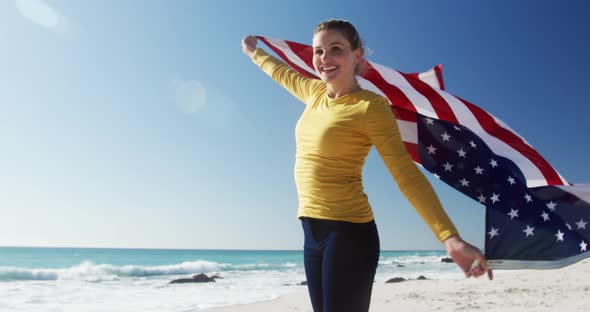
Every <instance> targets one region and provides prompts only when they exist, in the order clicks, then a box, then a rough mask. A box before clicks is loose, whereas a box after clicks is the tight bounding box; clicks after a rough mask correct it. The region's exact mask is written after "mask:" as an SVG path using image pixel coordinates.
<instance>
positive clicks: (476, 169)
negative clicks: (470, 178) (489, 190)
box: [475, 166, 483, 174]
mask: <svg viewBox="0 0 590 312" xmlns="http://www.w3.org/2000/svg"><path fill="white" fill-rule="evenodd" d="M475 173H477V174H483V169H482V168H480V167H479V166H477V167H476V168H475Z"/></svg>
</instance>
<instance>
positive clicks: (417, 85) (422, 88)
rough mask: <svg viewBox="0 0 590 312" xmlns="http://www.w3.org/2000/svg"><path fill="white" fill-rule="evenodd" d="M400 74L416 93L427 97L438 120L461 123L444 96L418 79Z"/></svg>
mask: <svg viewBox="0 0 590 312" xmlns="http://www.w3.org/2000/svg"><path fill="white" fill-rule="evenodd" d="M400 74H401V75H402V76H404V78H406V80H407V81H408V83H409V84H410V85H411V86H412V87H413V88H414V89H415V90H416V91H418V92H419V93H420V94H422V95H423V96H424V97H426V99H428V101H429V102H430V104H432V108H434V111H435V112H436V115H437V116H438V119H442V120H446V121H450V122H452V123H454V124H458V123H459V121H458V120H457V117H456V116H455V113H454V112H453V110H452V109H451V107H450V106H449V104H448V103H447V101H445V100H444V99H443V98H442V96H440V94H439V93H438V92H436V91H435V90H434V89H433V88H432V87H431V86H430V85H429V84H427V83H426V82H424V81H422V80H420V79H416V78H414V77H412V76H410V75H408V74H404V73H401V72H400Z"/></svg>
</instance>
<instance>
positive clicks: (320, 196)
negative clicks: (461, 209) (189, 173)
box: [242, 20, 492, 312]
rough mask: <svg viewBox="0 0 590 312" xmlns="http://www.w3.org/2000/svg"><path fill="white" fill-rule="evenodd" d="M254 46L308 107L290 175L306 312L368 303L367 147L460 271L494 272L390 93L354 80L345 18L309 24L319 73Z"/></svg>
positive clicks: (375, 245) (248, 49) (355, 57)
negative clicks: (438, 188) (427, 170)
mask: <svg viewBox="0 0 590 312" xmlns="http://www.w3.org/2000/svg"><path fill="white" fill-rule="evenodd" d="M256 45H257V38H256V37H254V36H247V37H245V38H244V39H243V41H242V47H243V50H244V53H245V54H246V55H248V56H249V57H250V58H251V59H252V60H253V61H254V63H256V64H257V65H258V66H259V67H260V68H261V69H262V70H263V71H265V72H266V73H267V74H268V75H270V76H271V77H272V78H273V79H274V80H275V81H277V82H278V83H279V84H280V85H282V86H283V87H285V88H286V89H287V90H288V91H289V92H291V93H292V94H293V95H294V96H296V97H297V98H298V99H300V100H301V101H302V102H303V103H305V104H306V108H305V110H304V112H303V114H302V115H301V118H300V119H299V122H298V123H297V126H296V141H297V155H296V163H295V182H296V185H297V192H298V197H299V211H298V217H299V218H300V219H301V222H302V226H303V231H304V235H305V243H304V262H305V274H306V277H307V285H308V290H309V294H310V298H311V303H312V306H313V309H314V311H316V312H317V311H324V312H335V311H336V312H343V311H354V312H359V311H368V310H369V303H370V298H371V289H372V285H373V279H374V276H375V270H376V268H377V263H378V259H379V236H378V233H377V228H376V226H375V222H374V220H373V213H372V210H371V207H370V205H369V202H368V200H367V196H366V194H365V193H364V191H363V186H362V179H361V173H362V167H363V164H364V161H365V158H366V156H367V155H368V153H369V151H370V149H371V147H372V146H373V145H375V146H376V149H377V151H378V152H379V154H380V156H381V158H382V159H383V161H384V162H385V164H386V165H387V167H388V169H389V171H390V172H391V174H392V176H393V178H394V179H395V180H396V182H397V184H398V186H399V187H400V189H401V191H402V192H403V193H404V195H405V196H406V197H407V198H408V200H409V201H410V203H411V204H412V205H413V206H414V207H415V208H416V210H417V211H418V213H419V214H420V215H421V216H422V218H423V219H424V221H425V222H426V223H427V224H428V225H429V226H430V228H431V230H432V231H433V232H434V234H435V235H436V236H437V238H438V239H439V240H440V241H441V242H442V244H443V245H444V246H445V248H446V250H447V252H448V254H449V256H450V257H452V258H453V260H454V261H455V263H457V265H459V267H460V268H461V269H462V270H463V271H464V272H465V275H466V276H467V277H470V276H475V277H479V276H481V275H483V274H485V273H486V271H487V272H488V275H489V278H490V279H491V278H492V274H491V271H490V270H488V267H487V263H486V260H485V257H484V256H483V254H482V253H481V252H480V251H479V250H478V249H477V248H475V247H473V246H471V245H469V244H468V243H466V242H465V241H463V240H462V239H461V237H460V236H459V235H458V233H457V230H456V229H455V227H454V225H453V224H452V222H451V221H450V220H449V218H448V216H447V214H446V213H445V211H444V210H443V208H442V206H441V204H440V202H439V200H438V198H437V196H436V194H435V192H434V190H433V189H432V186H431V185H430V184H429V183H428V180H426V178H425V177H424V175H423V174H422V173H421V172H420V170H419V169H418V168H417V167H416V165H415V164H414V163H413V161H412V160H411V158H410V156H409V154H408V153H407V151H406V150H405V147H404V145H403V143H402V141H401V138H400V134H399V129H398V128H397V123H396V120H395V116H394V115H393V114H392V113H391V110H390V107H389V102H388V100H387V99H386V98H384V97H382V96H380V95H378V94H375V93H373V92H371V91H367V90H363V89H361V87H360V86H359V84H358V82H357V80H356V75H357V74H358V73H359V71H360V70H362V68H361V67H362V64H363V47H362V42H361V39H360V37H359V35H358V32H357V31H356V29H355V28H354V26H353V25H352V24H350V23H349V22H347V21H343V20H329V21H325V22H322V23H320V24H319V25H318V26H317V28H316V30H315V32H314V36H313V49H314V52H313V66H314V69H315V71H316V72H317V74H318V75H319V77H320V78H321V80H316V79H308V78H305V77H304V76H302V75H300V74H298V73H297V72H296V71H294V70H293V69H291V68H290V67H288V66H287V65H285V64H284V63H283V62H281V61H280V60H278V59H276V58H274V57H272V56H270V55H268V54H267V53H266V52H264V51H263V50H262V49H260V48H257V47H256ZM472 263H476V264H477V263H479V265H474V266H473V268H472Z"/></svg>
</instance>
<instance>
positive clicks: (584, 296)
mask: <svg viewBox="0 0 590 312" xmlns="http://www.w3.org/2000/svg"><path fill="white" fill-rule="evenodd" d="M494 273H495V276H494V280H493V281H489V280H488V279H487V277H486V278H483V277H482V278H479V279H475V278H470V279H467V278H459V277H458V278H457V279H454V280H410V281H404V282H401V283H393V284H382V283H376V284H375V286H374V288H373V296H372V301H371V309H370V311H374V312H385V311H388V312H389V311H443V312H444V311H498V312H500V311H502V312H506V311H518V312H522V311H525V312H526V311H531V312H532V311H535V312H538V311H563V312H566V311H567V312H569V311H589V310H590V259H586V260H583V261H581V262H579V263H576V264H573V265H570V266H568V267H565V268H561V269H556V270H522V271H504V270H502V271H495V272H494ZM392 277H394V276H392ZM210 311H214V312H254V311H256V312H271V311H272V312H277V311H297V312H307V311H310V312H311V311H312V309H311V304H310V302H309V298H308V296H307V289H306V288H305V287H302V288H301V290H300V291H298V292H297V293H294V294H289V295H285V296H281V297H279V298H278V299H277V300H273V301H267V302H261V303H255V304H248V305H241V306H233V307H226V308H219V309H211V310H210Z"/></svg>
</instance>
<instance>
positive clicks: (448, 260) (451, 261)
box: [440, 258, 455, 263]
mask: <svg viewBox="0 0 590 312" xmlns="http://www.w3.org/2000/svg"><path fill="white" fill-rule="evenodd" d="M440 262H444V263H453V262H455V261H453V259H451V258H442V259H440Z"/></svg>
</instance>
